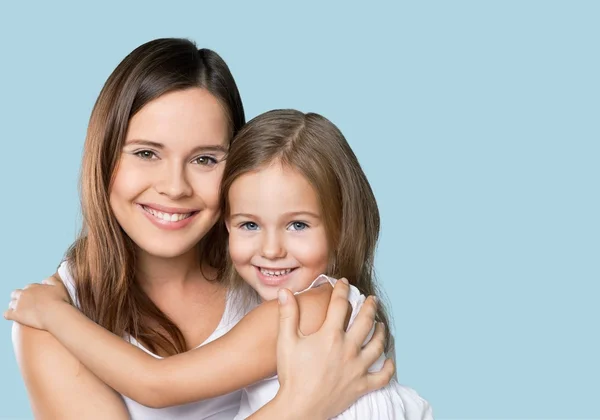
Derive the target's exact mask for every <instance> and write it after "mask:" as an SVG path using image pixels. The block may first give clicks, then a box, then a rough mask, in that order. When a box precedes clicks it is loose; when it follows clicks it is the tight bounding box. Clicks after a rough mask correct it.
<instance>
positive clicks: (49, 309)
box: [42, 300, 72, 332]
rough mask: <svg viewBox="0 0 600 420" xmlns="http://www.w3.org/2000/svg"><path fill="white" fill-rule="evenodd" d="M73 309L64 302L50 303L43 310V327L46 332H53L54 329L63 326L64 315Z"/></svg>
mask: <svg viewBox="0 0 600 420" xmlns="http://www.w3.org/2000/svg"><path fill="white" fill-rule="evenodd" d="M70 307H72V306H71V305H70V304H69V303H67V302H65V301H63V300H57V301H52V302H50V303H49V304H48V305H47V306H46V307H45V308H44V310H43V316H42V319H43V326H44V330H46V331H48V332H52V328H53V327H55V326H56V325H60V324H61V319H62V318H63V317H64V316H65V315H64V314H65V313H67V312H68V311H69V308H70Z"/></svg>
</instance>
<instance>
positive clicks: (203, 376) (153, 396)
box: [6, 284, 331, 408]
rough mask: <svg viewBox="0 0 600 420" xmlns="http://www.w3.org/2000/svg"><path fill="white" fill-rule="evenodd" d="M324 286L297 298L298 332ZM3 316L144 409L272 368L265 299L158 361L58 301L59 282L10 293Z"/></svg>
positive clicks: (316, 321) (221, 388)
mask: <svg viewBox="0 0 600 420" xmlns="http://www.w3.org/2000/svg"><path fill="white" fill-rule="evenodd" d="M330 295H331V288H330V287H319V288H316V289H314V290H311V291H309V292H306V293H303V294H302V295H301V296H299V299H298V301H299V305H300V311H301V313H302V314H304V315H303V316H302V317H301V320H300V329H301V331H303V332H304V333H306V334H310V333H312V332H314V331H316V330H317V329H318V328H319V327H320V326H321V324H322V323H323V320H324V318H325V313H326V311H327V307H328V303H329V297H330ZM11 308H12V310H9V311H7V314H6V316H7V318H8V319H12V320H16V321H18V322H21V323H25V324H27V325H31V326H33V327H37V328H41V329H46V330H48V332H50V333H51V334H52V335H53V336H54V337H56V339H57V340H58V341H59V342H60V343H61V344H63V345H64V346H65V347H66V348H67V349H68V350H69V352H71V353H72V354H73V355H74V356H75V357H76V358H77V359H78V360H79V361H81V362H82V363H83V364H84V365H85V366H86V367H87V368H88V369H90V370H91V371H92V372H93V373H94V374H96V375H97V376H98V378H100V380H102V381H103V382H105V383H106V384H107V385H109V386H110V387H112V388H113V389H115V390H116V391H118V392H120V393H121V394H123V395H126V396H128V397H129V398H131V399H133V400H135V401H137V402H139V403H141V404H143V405H146V406H149V407H155V408H159V407H165V406H170V405H177V404H183V403H188V402H192V401H198V400H201V399H206V398H211V397H215V396H218V395H223V394H226V393H229V392H232V391H234V390H237V389H240V388H243V387H245V386H247V385H250V384H252V383H254V382H256V381H258V380H260V379H263V378H265V377H268V376H271V375H273V374H275V372H276V343H277V333H278V324H279V316H278V309H277V302H276V301H272V302H266V303H264V304H262V305H261V306H260V307H258V308H256V309H255V310H253V311H252V312H250V313H249V314H248V315H247V316H245V317H244V318H243V319H242V320H241V321H240V322H239V323H238V324H237V325H236V326H235V327H234V328H233V329H232V330H231V331H230V332H229V333H227V334H225V335H224V336H222V337H221V338H219V339H217V340H215V341H213V342H211V343H209V344H206V345H204V346H202V347H200V348H197V349H194V350H192V351H189V352H186V353H182V354H178V355H176V356H172V357H168V358H165V359H157V358H155V357H153V356H151V355H149V354H147V353H145V352H144V351H143V350H141V349H139V348H138V347H135V346H133V345H131V344H129V343H127V342H126V341H124V340H123V339H122V338H120V337H117V336H116V335H114V334H112V333H110V332H109V331H107V330H106V329H104V328H102V327H100V326H99V325H97V324H95V323H94V322H93V321H91V320H90V319H88V318H87V317H86V316H84V315H83V314H82V313H81V312H79V311H78V310H77V309H76V308H75V307H73V306H71V305H70V304H68V303H66V302H65V294H64V286H63V285H62V284H60V285H48V284H46V285H31V286H28V287H27V288H26V289H25V290H23V291H16V292H14V293H13V301H12V303H11Z"/></svg>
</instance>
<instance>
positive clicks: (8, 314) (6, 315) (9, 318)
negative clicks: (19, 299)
mask: <svg viewBox="0 0 600 420" xmlns="http://www.w3.org/2000/svg"><path fill="white" fill-rule="evenodd" d="M12 313H13V311H12V310H10V309H7V310H6V311H4V319H6V320H7V321H12V320H13V318H12Z"/></svg>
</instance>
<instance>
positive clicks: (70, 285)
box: [56, 260, 79, 308]
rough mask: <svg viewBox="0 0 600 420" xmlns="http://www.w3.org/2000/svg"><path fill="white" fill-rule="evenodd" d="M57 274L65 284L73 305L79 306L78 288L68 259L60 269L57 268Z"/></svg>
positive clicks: (61, 264)
mask: <svg viewBox="0 0 600 420" xmlns="http://www.w3.org/2000/svg"><path fill="white" fill-rule="evenodd" d="M56 274H57V275H58V277H59V278H60V280H61V281H62V283H63V284H64V285H65V287H66V289H67V292H68V293H69V296H70V297H71V301H72V302H73V305H74V306H76V307H77V308H79V300H78V299H77V289H76V288H75V279H74V278H73V274H72V271H71V269H70V264H69V261H68V260H63V261H62V262H61V263H60V265H59V266H58V269H57V270H56Z"/></svg>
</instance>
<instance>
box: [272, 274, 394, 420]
mask: <svg viewBox="0 0 600 420" xmlns="http://www.w3.org/2000/svg"><path fill="white" fill-rule="evenodd" d="M279 296H280V298H279V300H280V311H279V312H280V327H279V338H278V344H277V373H278V375H279V382H280V384H281V388H280V390H279V393H278V394H277V397H276V400H278V401H277V402H276V405H277V406H278V407H279V408H283V409H285V412H287V413H290V412H293V413H294V415H293V416H291V417H292V418H293V417H297V418H311V419H327V418H330V417H334V416H335V415H337V414H340V413H341V412H342V411H344V410H345V409H346V408H348V407H349V406H350V405H352V403H354V402H355V401H356V400H357V399H358V398H360V397H361V396H362V395H364V394H366V393H368V392H371V391H374V390H376V389H379V388H381V387H383V386H385V385H387V384H388V383H389V381H390V379H391V378H392V376H393V375H394V365H393V363H392V361H391V360H389V359H388V360H386V363H385V365H384V367H383V369H382V370H381V371H379V372H375V373H369V372H368V369H369V367H370V366H371V365H372V364H373V363H374V362H375V361H376V360H377V359H378V358H379V356H380V355H381V354H382V353H383V351H384V333H383V325H382V324H378V325H377V327H376V330H375V334H374V335H373V337H372V339H371V340H370V341H369V343H368V344H367V345H366V346H365V347H362V345H363V342H364V341H365V339H366V337H367V336H368V334H369V332H370V330H371V328H372V326H373V322H374V319H375V313H376V309H377V305H376V302H375V299H374V298H373V297H369V298H368V299H367V301H366V302H365V304H364V305H363V307H362V308H361V310H360V313H359V315H358V316H357V318H356V320H355V321H354V324H353V325H352V326H351V328H350V330H349V331H348V332H346V331H344V327H345V321H346V313H347V311H348V299H347V297H348V285H347V283H345V282H344V281H338V282H337V283H336V285H335V288H334V290H333V293H332V295H331V301H330V303H329V309H328V311H327V318H326V320H325V322H324V323H323V326H322V327H321V328H320V329H319V331H317V332H316V333H314V334H311V335H308V336H304V335H303V334H302V333H301V332H300V330H299V328H298V306H297V302H296V299H295V297H294V296H293V295H292V293H291V292H290V291H288V290H281V291H280V295H279ZM280 413H281V411H280Z"/></svg>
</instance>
